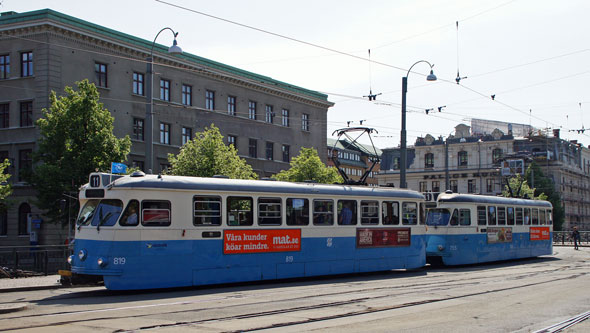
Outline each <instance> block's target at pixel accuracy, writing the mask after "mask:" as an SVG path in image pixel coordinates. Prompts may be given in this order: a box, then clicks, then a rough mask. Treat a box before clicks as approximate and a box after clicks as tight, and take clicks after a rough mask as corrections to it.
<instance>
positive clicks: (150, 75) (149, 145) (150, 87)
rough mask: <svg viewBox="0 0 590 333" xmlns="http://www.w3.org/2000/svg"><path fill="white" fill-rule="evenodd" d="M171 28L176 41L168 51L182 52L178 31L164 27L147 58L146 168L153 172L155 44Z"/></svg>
mask: <svg viewBox="0 0 590 333" xmlns="http://www.w3.org/2000/svg"><path fill="white" fill-rule="evenodd" d="M164 30H170V31H171V32H172V34H173V35H174V43H173V44H172V46H170V48H168V53H170V54H182V49H181V48H180V46H178V45H177V43H176V36H178V32H174V30H172V29H171V28H168V27H166V28H164V29H162V30H160V32H158V34H157V35H156V38H154V42H153V43H152V49H151V51H150V56H149V58H147V70H146V74H147V78H146V88H147V89H146V99H147V103H146V106H145V128H146V129H145V131H146V136H145V162H146V165H145V169H146V171H147V172H148V173H152V171H153V168H154V140H153V137H154V118H153V116H154V111H153V110H154V96H153V94H154V72H153V70H154V46H155V45H156V39H158V36H159V35H160V33H162V31H164Z"/></svg>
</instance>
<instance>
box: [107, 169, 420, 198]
mask: <svg viewBox="0 0 590 333" xmlns="http://www.w3.org/2000/svg"><path fill="white" fill-rule="evenodd" d="M112 186H113V187H114V188H132V189H144V188H145V189H148V188H150V189H171V190H207V191H227V192H245V193H251V192H269V193H293V194H316V195H344V196H355V195H357V196H373V197H398V198H408V199H418V200H424V196H423V195H422V194H421V193H419V192H416V191H412V190H405V189H395V188H391V187H368V186H352V185H329V184H317V183H291V182H282V181H272V180H268V181H267V180H244V179H224V178H202V177H186V176H166V175H163V176H161V177H160V176H156V175H145V176H143V177H130V176H124V177H121V178H118V179H117V180H115V181H113V184H112Z"/></svg>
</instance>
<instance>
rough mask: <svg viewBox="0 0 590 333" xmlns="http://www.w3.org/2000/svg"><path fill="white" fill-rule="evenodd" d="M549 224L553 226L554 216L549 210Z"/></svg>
mask: <svg viewBox="0 0 590 333" xmlns="http://www.w3.org/2000/svg"><path fill="white" fill-rule="evenodd" d="M547 224H548V225H552V224H553V214H552V212H551V210H547Z"/></svg>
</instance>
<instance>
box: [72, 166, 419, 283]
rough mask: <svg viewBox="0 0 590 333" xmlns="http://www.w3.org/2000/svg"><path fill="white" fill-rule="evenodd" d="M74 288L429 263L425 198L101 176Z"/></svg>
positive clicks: (78, 236) (93, 180)
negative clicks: (86, 281)
mask: <svg viewBox="0 0 590 333" xmlns="http://www.w3.org/2000/svg"><path fill="white" fill-rule="evenodd" d="M79 200H80V207H81V208H80V212H79V216H78V218H77V223H76V232H75V243H74V254H73V255H72V256H70V257H69V259H68V261H69V262H70V264H71V272H72V274H73V277H75V278H79V279H81V278H84V277H96V276H98V277H101V278H102V280H103V281H104V285H105V287H106V288H108V289H113V290H126V289H149V288H169V287H183V286H196V285H208V284H220V283H232V282H242V281H256V280H270V279H284V278H296V277H307V276H319V275H329V274H345V273H360V272H371V271H386V270H392V269H415V268H420V267H422V266H424V265H425V264H426V242H425V231H426V228H425V225H424V222H425V209H424V196H423V195H421V194H420V193H418V192H414V191H409V190H400V189H393V188H375V187H359V186H349V185H325V184H314V183H288V182H279V181H266V180H236V179H223V178H216V177H213V178H199V177H181V176H167V175H145V174H143V173H142V172H136V173H134V174H132V175H126V176H120V175H111V174H105V173H93V174H91V175H90V177H89V183H88V184H86V185H84V186H83V187H82V188H81V191H80V195H79Z"/></svg>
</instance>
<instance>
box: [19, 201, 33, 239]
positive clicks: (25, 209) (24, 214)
mask: <svg viewBox="0 0 590 333" xmlns="http://www.w3.org/2000/svg"><path fill="white" fill-rule="evenodd" d="M30 213H31V206H29V204H28V203H22V204H20V206H18V235H19V236H24V235H28V234H29V223H28V220H29V214H30Z"/></svg>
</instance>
